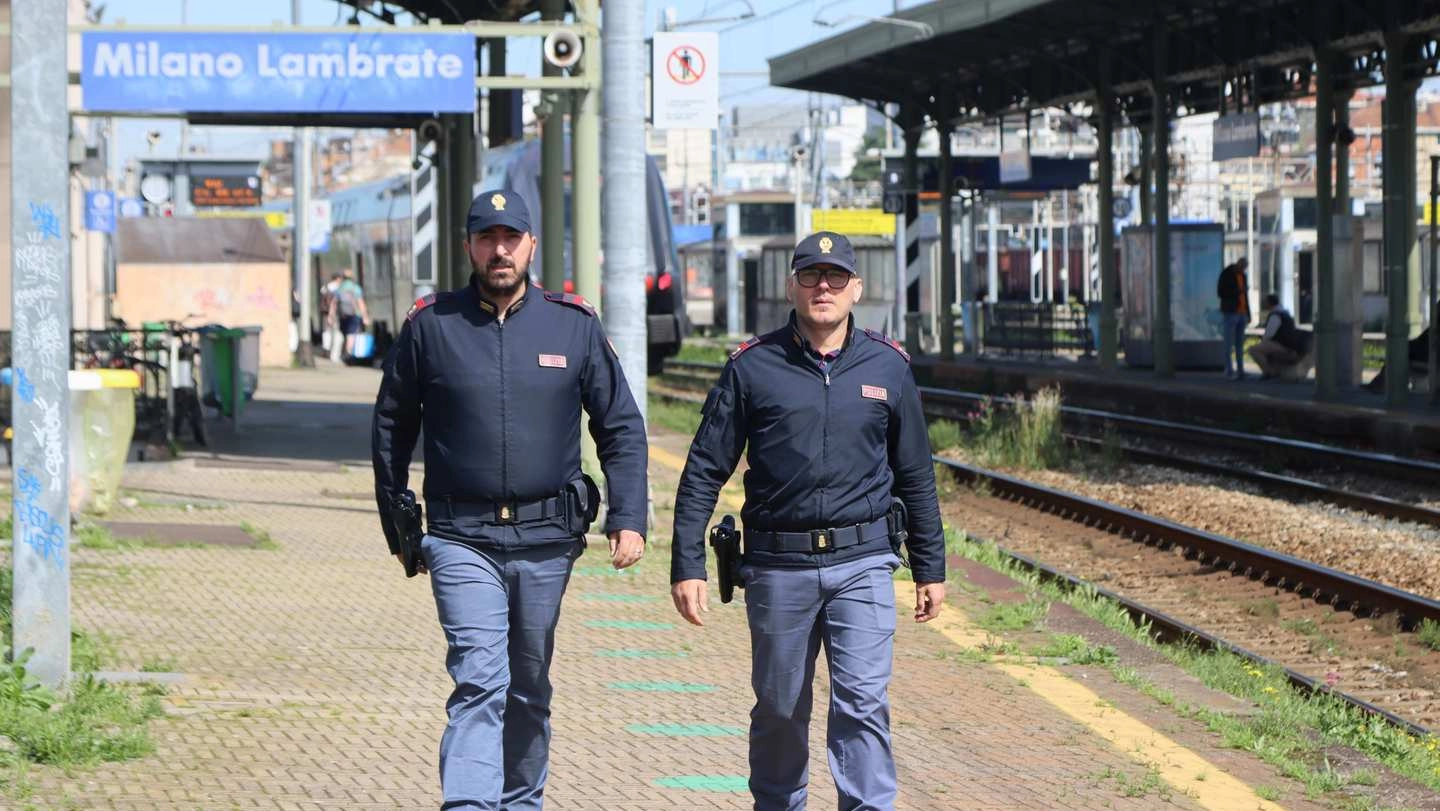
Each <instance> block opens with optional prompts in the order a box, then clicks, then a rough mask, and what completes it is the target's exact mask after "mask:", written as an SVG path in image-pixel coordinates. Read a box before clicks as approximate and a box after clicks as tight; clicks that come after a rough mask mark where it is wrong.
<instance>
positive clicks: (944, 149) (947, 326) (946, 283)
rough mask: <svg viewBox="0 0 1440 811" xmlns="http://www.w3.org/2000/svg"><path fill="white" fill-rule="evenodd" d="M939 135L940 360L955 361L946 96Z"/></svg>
mask: <svg viewBox="0 0 1440 811" xmlns="http://www.w3.org/2000/svg"><path fill="white" fill-rule="evenodd" d="M938 108H939V114H938V115H937V116H936V118H935V134H936V135H938V136H939V140H940V178H939V183H940V359H941V360H947V361H949V360H954V359H955V205H954V204H955V198H954V194H955V169H954V160H953V158H952V156H951V154H950V98H949V94H947V93H942V94H941V96H940V99H939V105H938Z"/></svg>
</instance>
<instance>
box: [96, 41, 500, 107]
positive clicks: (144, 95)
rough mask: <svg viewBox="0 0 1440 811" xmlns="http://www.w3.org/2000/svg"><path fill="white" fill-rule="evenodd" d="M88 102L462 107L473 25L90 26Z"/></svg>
mask: <svg viewBox="0 0 1440 811" xmlns="http://www.w3.org/2000/svg"><path fill="white" fill-rule="evenodd" d="M81 59H82V63H81V70H80V88H81V93H82V101H83V107H84V109H85V110H86V111H90V112H116V113H119V112H152V113H161V112H213V113H232V112H245V113H468V112H472V111H473V110H474V109H475V38H474V37H473V36H470V35H469V34H448V33H445V34H441V33H434V34H427V33H415V34H410V33H404V34H401V33H378V32H367V31H365V30H363V29H361V30H356V31H354V32H347V33H324V34H319V33H305V32H286V31H266V32H226V33H192V32H184V33H180V32H174V31H144V30H135V29H126V30H125V31H86V32H84V33H83V34H82V35H81Z"/></svg>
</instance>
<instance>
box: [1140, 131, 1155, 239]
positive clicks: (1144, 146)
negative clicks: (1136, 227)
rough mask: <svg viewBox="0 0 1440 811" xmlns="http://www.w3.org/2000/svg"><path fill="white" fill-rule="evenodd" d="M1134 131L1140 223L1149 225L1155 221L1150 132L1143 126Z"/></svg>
mask: <svg viewBox="0 0 1440 811" xmlns="http://www.w3.org/2000/svg"><path fill="white" fill-rule="evenodd" d="M1136 131H1137V132H1139V133H1140V224H1141V225H1149V224H1150V223H1153V222H1155V217H1154V214H1155V205H1154V201H1153V200H1152V199H1151V197H1150V187H1151V185H1153V184H1152V183H1151V179H1152V176H1153V173H1152V172H1151V171H1150V167H1151V157H1152V153H1153V152H1154V150H1153V149H1152V148H1151V142H1150V132H1149V131H1148V130H1146V129H1145V128H1144V127H1137V128H1136Z"/></svg>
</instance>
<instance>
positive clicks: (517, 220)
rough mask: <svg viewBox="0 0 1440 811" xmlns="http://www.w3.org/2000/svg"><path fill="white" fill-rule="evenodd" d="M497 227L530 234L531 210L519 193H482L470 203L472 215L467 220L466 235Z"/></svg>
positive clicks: (494, 191) (494, 190) (495, 190)
mask: <svg viewBox="0 0 1440 811" xmlns="http://www.w3.org/2000/svg"><path fill="white" fill-rule="evenodd" d="M496 226H504V227H506V228H513V229H515V230H516V231H523V232H525V233H527V234H528V233H530V209H529V208H528V207H527V206H526V205H525V198H524V197H521V196H520V194H519V193H518V192H515V191H511V190H510V189H491V190H490V191H482V192H480V193H479V194H477V195H476V196H475V199H474V200H473V201H472V202H471V203H470V214H469V216H467V217H466V218H465V233H467V234H474V233H478V232H480V231H484V230H485V229H486V228H494V227H496Z"/></svg>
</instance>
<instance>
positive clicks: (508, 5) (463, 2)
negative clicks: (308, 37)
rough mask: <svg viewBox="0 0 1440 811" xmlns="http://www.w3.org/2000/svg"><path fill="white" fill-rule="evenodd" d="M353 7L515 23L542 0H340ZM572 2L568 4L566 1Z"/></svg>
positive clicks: (444, 19)
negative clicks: (389, 9) (380, 0)
mask: <svg viewBox="0 0 1440 811" xmlns="http://www.w3.org/2000/svg"><path fill="white" fill-rule="evenodd" d="M337 1H338V2H340V3H343V4H344V5H347V6H353V7H354V8H355V9H356V11H357V13H359V12H365V13H370V14H372V15H374V16H376V17H379V16H380V15H381V14H382V13H383V9H385V8H391V9H400V10H403V11H407V12H409V13H411V14H413V15H415V16H416V17H418V18H419V19H420V21H421V22H430V21H432V20H433V21H435V22H438V23H442V24H445V25H459V24H460V23H465V22H469V21H471V20H495V21H499V22H514V21H516V20H519V19H520V18H521V17H524V16H525V15H527V14H531V13H534V12H537V11H539V10H540V0H385V2H379V1H378V0H337ZM566 5H567V6H568V5H569V4H568V3H567V4H566Z"/></svg>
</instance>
